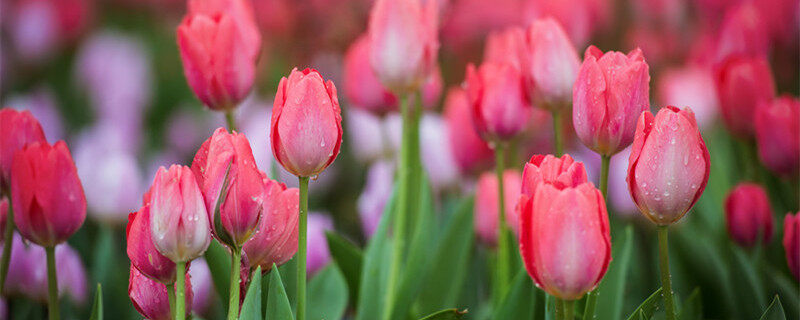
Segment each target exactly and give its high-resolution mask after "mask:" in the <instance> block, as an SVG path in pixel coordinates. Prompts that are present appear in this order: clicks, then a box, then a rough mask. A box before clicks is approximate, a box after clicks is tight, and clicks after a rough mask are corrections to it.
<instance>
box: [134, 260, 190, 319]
mask: <svg viewBox="0 0 800 320" xmlns="http://www.w3.org/2000/svg"><path fill="white" fill-rule="evenodd" d="M185 283H186V291H185V292H186V315H189V313H191V311H192V283H191V281H189V274H188V273H187V274H186V282H185ZM128 297H130V298H131V302H133V307H134V308H136V311H139V314H141V315H142V316H144V317H145V318H147V319H149V320H170V319H172V314H171V312H170V308H169V296H168V295H167V286H166V285H165V284H163V283H159V282H156V281H153V280H152V279H150V278H148V277H146V276H145V275H143V274H142V273H141V272H139V269H136V268H135V267H134V266H133V265H131V271H130V277H129V278H128Z"/></svg>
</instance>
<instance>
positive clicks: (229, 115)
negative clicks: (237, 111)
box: [225, 110, 236, 131]
mask: <svg viewBox="0 0 800 320" xmlns="http://www.w3.org/2000/svg"><path fill="white" fill-rule="evenodd" d="M225 122H226V123H227V124H228V130H230V131H233V130H236V118H234V116H233V110H228V111H225Z"/></svg>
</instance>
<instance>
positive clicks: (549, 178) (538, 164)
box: [521, 154, 588, 198]
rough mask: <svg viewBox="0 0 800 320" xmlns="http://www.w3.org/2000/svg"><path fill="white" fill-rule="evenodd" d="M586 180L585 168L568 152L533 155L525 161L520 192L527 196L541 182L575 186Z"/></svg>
mask: <svg viewBox="0 0 800 320" xmlns="http://www.w3.org/2000/svg"><path fill="white" fill-rule="evenodd" d="M586 182H588V179H587V177H586V168H584V166H583V163H582V162H578V161H575V160H573V159H572V157H571V156H570V155H568V154H565V155H563V156H561V158H556V157H554V156H553V155H551V154H548V155H539V154H537V155H534V156H533V157H531V160H530V161H528V162H527V163H525V169H524V171H523V172H522V188H521V189H522V194H523V195H524V196H526V197H528V198H531V197H533V195H534V194H536V189H537V188H538V187H539V186H541V185H543V184H552V185H556V186H557V187H577V186H578V185H580V184H583V183H586Z"/></svg>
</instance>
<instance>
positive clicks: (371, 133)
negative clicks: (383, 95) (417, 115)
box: [344, 108, 391, 162]
mask: <svg viewBox="0 0 800 320" xmlns="http://www.w3.org/2000/svg"><path fill="white" fill-rule="evenodd" d="M390 117H391V116H390ZM345 118H346V119H345V121H344V126H345V127H346V128H345V132H346V133H345V136H346V137H347V140H348V141H347V142H348V146H349V147H350V150H351V151H352V152H353V155H354V156H355V158H356V160H358V161H361V162H369V161H372V160H376V159H379V158H381V157H383V156H384V154H385V153H386V152H387V151H389V150H390V149H391V146H390V145H389V144H390V141H388V132H387V129H386V128H385V126H384V120H383V119H382V118H379V117H378V116H376V115H373V114H371V113H369V112H367V111H364V110H360V109H357V108H350V109H349V110H347V112H346V113H345Z"/></svg>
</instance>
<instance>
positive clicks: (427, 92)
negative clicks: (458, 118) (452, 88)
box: [420, 66, 444, 110]
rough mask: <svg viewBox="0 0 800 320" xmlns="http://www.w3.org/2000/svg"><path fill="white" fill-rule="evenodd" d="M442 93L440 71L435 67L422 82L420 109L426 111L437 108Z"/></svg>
mask: <svg viewBox="0 0 800 320" xmlns="http://www.w3.org/2000/svg"><path fill="white" fill-rule="evenodd" d="M442 91H444V79H442V70H440V69H439V66H436V68H434V69H433V71H431V73H429V74H428V76H427V77H426V78H425V80H423V82H422V88H420V93H421V94H422V107H423V108H425V109H428V110H431V109H435V108H436V107H438V106H439V102H440V101H441V100H442Z"/></svg>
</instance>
